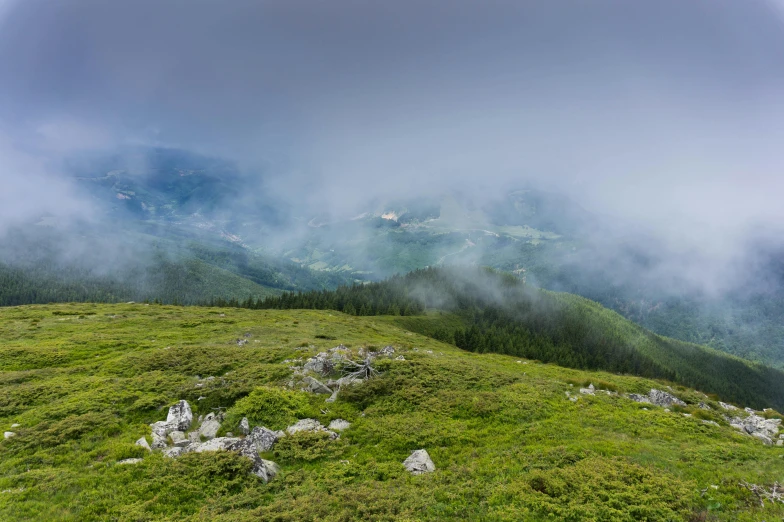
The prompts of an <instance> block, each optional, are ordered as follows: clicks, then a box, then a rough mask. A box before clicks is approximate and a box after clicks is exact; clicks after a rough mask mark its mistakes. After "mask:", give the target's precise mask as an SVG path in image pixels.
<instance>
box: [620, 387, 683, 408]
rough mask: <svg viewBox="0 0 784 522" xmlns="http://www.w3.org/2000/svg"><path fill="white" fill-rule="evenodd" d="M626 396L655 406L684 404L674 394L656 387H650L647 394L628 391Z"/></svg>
mask: <svg viewBox="0 0 784 522" xmlns="http://www.w3.org/2000/svg"><path fill="white" fill-rule="evenodd" d="M627 397H629V398H630V399H631V400H633V401H636V402H643V403H645V404H653V405H655V406H686V403H685V402H683V401H682V400H680V399H679V398H678V397H676V396H675V395H672V394H671V393H667V392H666V391H661V390H657V389H652V390H651V391H650V392H649V393H648V395H647V396H645V395H639V394H637V393H630V394H629V395H627Z"/></svg>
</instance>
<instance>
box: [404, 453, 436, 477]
mask: <svg viewBox="0 0 784 522" xmlns="http://www.w3.org/2000/svg"><path fill="white" fill-rule="evenodd" d="M403 466H405V468H406V470H408V471H410V472H411V474H412V475H422V474H424V473H432V472H433V471H435V470H436V465H435V464H433V460H432V459H431V458H430V455H428V454H427V451H426V450H423V449H418V450H416V451H414V452H412V453H411V455H409V457H408V458H407V459H406V460H404V461H403Z"/></svg>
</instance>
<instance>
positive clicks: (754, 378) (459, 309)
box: [235, 268, 784, 408]
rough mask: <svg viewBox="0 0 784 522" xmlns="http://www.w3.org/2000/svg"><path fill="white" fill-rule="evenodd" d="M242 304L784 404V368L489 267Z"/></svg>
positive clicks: (420, 273) (750, 400)
mask: <svg viewBox="0 0 784 522" xmlns="http://www.w3.org/2000/svg"><path fill="white" fill-rule="evenodd" d="M235 304H241V305H243V306H246V307H252V308H281V309H292V308H315V309H335V310H340V311H343V312H346V313H351V314H355V315H392V316H402V317H401V318H399V319H397V320H396V321H397V322H398V323H399V324H401V325H403V326H405V327H407V328H409V329H411V330H413V331H417V332H419V333H423V334H426V335H429V336H431V337H434V338H436V339H439V340H442V341H447V342H450V343H453V344H455V345H457V346H459V347H460V348H464V349H466V350H470V351H475V352H480V353H487V352H495V353H504V354H510V355H516V356H520V357H527V358H532V359H538V360H541V361H545V362H553V363H556V364H559V365H562V366H568V367H572V368H584V369H602V370H605V371H612V372H617V373H628V374H632V375H641V376H646V377H657V378H664V379H669V380H672V381H675V382H678V383H681V384H684V385H686V386H691V387H696V388H698V389H700V390H702V391H705V392H708V393H715V394H718V395H719V396H721V397H722V398H724V399H725V400H733V401H738V402H744V403H748V404H751V405H754V406H755V407H767V406H776V407H779V408H782V407H784V373H782V372H781V371H778V370H774V369H771V368H768V367H766V366H763V365H759V364H754V363H751V362H748V361H745V360H742V359H739V358H736V357H733V356H730V355H726V354H724V353H721V352H718V351H716V350H713V349H710V348H707V347H704V346H699V345H695V344H690V343H685V342H682V341H677V340H675V339H670V338H667V337H663V336H660V335H656V334H654V333H652V332H650V331H648V330H646V329H644V328H642V327H641V326H638V325H636V324H634V323H632V322H630V321H628V320H626V319H624V318H623V317H622V316H620V315H619V314H617V313H615V312H613V311H611V310H608V309H606V308H604V307H602V306H601V305H599V304H598V303H595V302H593V301H590V300H588V299H585V298H582V297H579V296H575V295H571V294H563V293H557V292H549V291H544V290H539V289H535V288H531V287H528V286H526V285H525V284H523V283H522V282H520V281H519V280H518V279H516V278H514V277H512V276H510V275H507V274H500V273H496V272H493V271H488V270H480V269H468V268H446V269H425V270H418V271H415V272H412V273H410V274H408V275H406V276H403V277H394V278H392V279H389V280H387V281H385V282H382V283H373V284H368V285H354V286H351V287H341V288H339V289H337V290H335V291H321V292H308V293H300V294H290V293H285V294H283V295H281V296H279V297H273V298H268V299H266V300H261V301H253V302H251V301H247V302H244V303H235ZM426 309H431V310H432V309H439V310H443V311H448V312H451V313H453V314H454V315H455V317H456V318H458V319H459V321H458V322H455V321H454V320H445V318H444V316H441V315H429V316H424V317H422V316H420V314H422V312H423V311H424V310H426Z"/></svg>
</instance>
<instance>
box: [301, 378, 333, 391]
mask: <svg viewBox="0 0 784 522" xmlns="http://www.w3.org/2000/svg"><path fill="white" fill-rule="evenodd" d="M302 382H303V384H304V385H305V389H306V390H307V391H309V392H312V393H324V394H327V395H331V394H332V390H330V389H329V387H328V386H327V385H325V384H324V383H323V382H321V381H319V380H317V379H314V378H313V377H308V376H306V377H305V378H304V379H303V380H302Z"/></svg>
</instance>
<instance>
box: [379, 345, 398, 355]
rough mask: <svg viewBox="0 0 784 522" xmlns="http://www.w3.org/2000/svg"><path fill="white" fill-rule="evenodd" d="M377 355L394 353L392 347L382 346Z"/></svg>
mask: <svg viewBox="0 0 784 522" xmlns="http://www.w3.org/2000/svg"><path fill="white" fill-rule="evenodd" d="M378 353H380V354H381V355H392V354H394V353H395V347H394V346H384V347H383V348H382V349H381V350H380V351H379V352H378Z"/></svg>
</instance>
